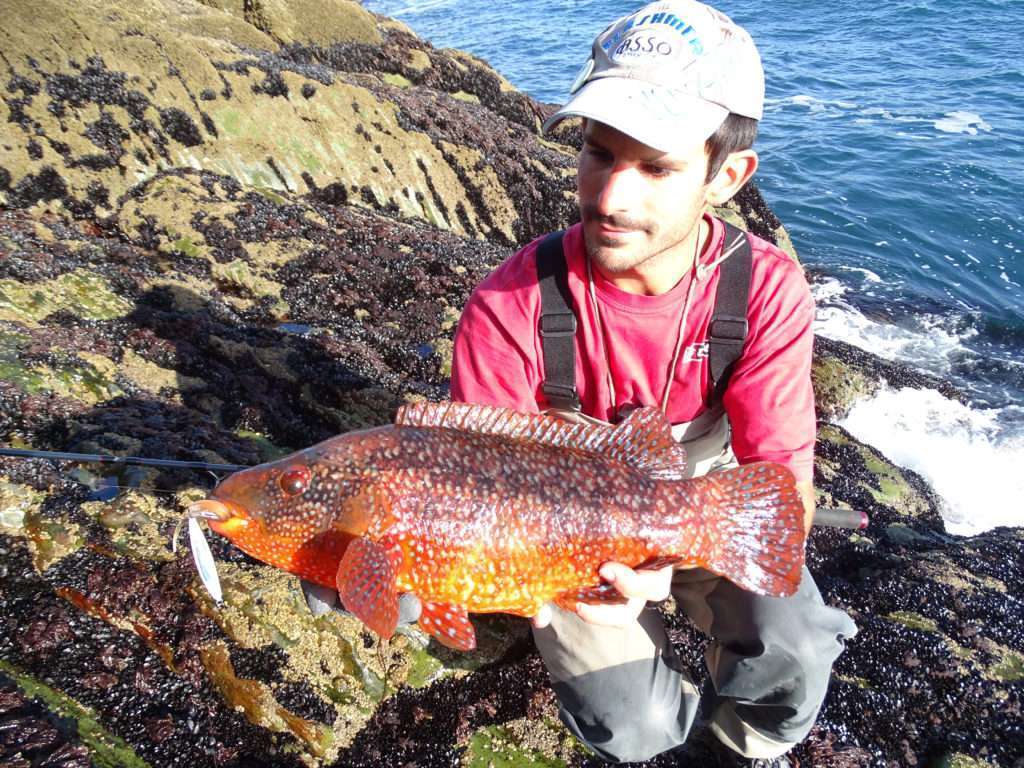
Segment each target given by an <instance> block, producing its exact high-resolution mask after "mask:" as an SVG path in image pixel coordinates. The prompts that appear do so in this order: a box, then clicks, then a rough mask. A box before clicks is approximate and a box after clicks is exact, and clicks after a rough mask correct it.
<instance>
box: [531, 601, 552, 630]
mask: <svg viewBox="0 0 1024 768" xmlns="http://www.w3.org/2000/svg"><path fill="white" fill-rule="evenodd" d="M530 623H532V624H533V626H534V628H535V629H544V627H546V626H547V625H548V624H550V623H551V605H550V604H548V603H544V605H542V606H541V607H540V610H539V611H537V614H536V615H535V616H533V617H531V618H530Z"/></svg>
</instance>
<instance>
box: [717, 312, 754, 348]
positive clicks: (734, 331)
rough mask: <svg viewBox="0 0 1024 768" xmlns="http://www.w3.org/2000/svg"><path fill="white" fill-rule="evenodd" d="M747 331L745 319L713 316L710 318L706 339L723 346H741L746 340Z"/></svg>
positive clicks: (733, 316) (732, 316) (730, 316)
mask: <svg viewBox="0 0 1024 768" xmlns="http://www.w3.org/2000/svg"><path fill="white" fill-rule="evenodd" d="M748 330H749V327H748V324H747V318H745V317H736V316H735V315H715V316H714V317H713V318H711V325H710V326H709V327H708V337H709V339H710V340H711V341H717V342H720V343H724V344H742V343H743V342H744V341H745V340H746V338H747V331H748Z"/></svg>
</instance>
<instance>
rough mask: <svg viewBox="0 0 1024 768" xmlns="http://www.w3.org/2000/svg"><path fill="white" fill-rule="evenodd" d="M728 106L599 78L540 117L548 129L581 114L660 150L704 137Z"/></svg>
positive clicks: (640, 84)
mask: <svg viewBox="0 0 1024 768" xmlns="http://www.w3.org/2000/svg"><path fill="white" fill-rule="evenodd" d="M728 115H729V110H727V109H726V108H725V107H722V106H720V105H718V104H713V103H712V102H710V101H705V100H704V99H701V98H698V97H696V96H693V95H692V94H689V93H685V92H682V91H676V90H672V89H671V88H663V87H661V86H657V85H652V84H650V83H647V82H641V81H639V80H630V79H627V78H624V77H599V78H596V79H594V80H591V81H590V82H589V83H587V84H586V85H584V86H583V87H582V88H581V89H580V90H579V91H578V92H577V93H576V95H575V96H573V98H572V99H571V100H570V101H569V103H568V104H566V105H565V106H564V107H562V108H561V109H560V110H558V111H557V112H555V114H553V115H552V116H551V117H549V118H548V119H547V120H545V121H544V128H543V130H544V131H545V132H546V131H549V130H550V129H551V128H553V127H554V126H555V125H556V124H557V123H559V122H561V121H562V120H564V119H565V118H567V117H585V118H587V119H588V120H597V121H598V122H600V123H604V124H605V125H609V126H611V127H612V128H614V129H616V130H617V131H622V132H623V133H625V134H626V135H627V136H631V137H632V138H634V139H636V140H637V141H639V142H641V143H642V144H646V145H647V146H649V147H653V148H654V149H660V150H661V151H662V152H675V151H681V150H686V149H689V148H690V147H692V146H693V144H694V143H696V142H702V141H706V140H707V138H708V137H709V136H711V134H712V133H714V132H715V131H716V130H717V129H718V127H719V126H720V125H721V124H722V123H723V122H724V121H725V118H726V117H727V116H728Z"/></svg>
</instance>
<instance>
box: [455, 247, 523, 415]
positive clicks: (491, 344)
mask: <svg viewBox="0 0 1024 768" xmlns="http://www.w3.org/2000/svg"><path fill="white" fill-rule="evenodd" d="M531 254H532V251H531V252H530V254H527V256H526V257H525V258H524V254H523V252H520V253H519V254H517V255H516V256H515V257H513V259H512V261H511V262H506V264H504V265H502V267H499V269H498V270H497V271H496V272H495V273H492V274H491V275H490V276H489V277H488V278H487V279H486V280H485V281H484V282H483V283H481V284H480V285H479V286H478V287H477V288H476V290H475V291H473V294H472V296H470V298H469V301H468V302H467V303H466V306H465V308H464V309H463V311H462V316H461V317H460V318H459V325H458V328H457V329H456V331H455V348H454V350H453V353H452V382H451V397H452V400H456V401H460V402H467V403H481V404H484V405H498V406H503V407H505V408H514V409H515V410H518V411H524V412H528V413H529V412H532V413H536V412H537V410H538V406H537V389H538V387H539V386H540V382H539V367H538V363H537V350H536V346H537V342H536V318H535V316H534V315H535V308H536V302H537V297H536V296H535V295H534V294H536V271H535V270H534V271H533V274H532V276H531V275H530V274H528V272H529V270H528V269H527V268H526V264H529V263H532V262H531V261H530V259H531V258H532V255H531Z"/></svg>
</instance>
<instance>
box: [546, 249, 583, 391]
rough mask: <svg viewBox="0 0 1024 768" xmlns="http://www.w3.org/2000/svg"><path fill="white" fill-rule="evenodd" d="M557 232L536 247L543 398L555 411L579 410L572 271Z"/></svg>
mask: <svg viewBox="0 0 1024 768" xmlns="http://www.w3.org/2000/svg"><path fill="white" fill-rule="evenodd" d="M563 234H564V232H554V233H552V234H550V235H548V236H547V237H545V238H544V239H543V240H542V241H541V243H540V246H538V248H537V280H538V282H539V284H540V327H539V328H538V331H539V333H540V344H541V349H542V350H543V352H544V383H543V384H542V385H541V388H542V391H543V392H544V396H545V397H546V398H547V400H548V404H549V405H550V406H551V407H552V408H558V409H561V410H569V411H578V410H579V409H580V399H579V395H578V394H577V393H576V347H575V343H574V342H575V337H576V314H575V313H574V312H573V308H572V296H570V295H569V268H568V266H567V265H566V263H565V254H564V253H563V251H562V235H563Z"/></svg>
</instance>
